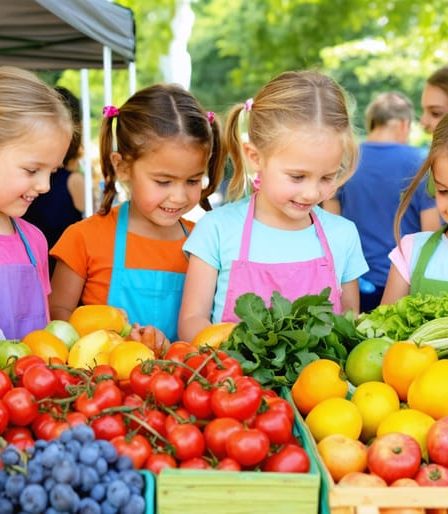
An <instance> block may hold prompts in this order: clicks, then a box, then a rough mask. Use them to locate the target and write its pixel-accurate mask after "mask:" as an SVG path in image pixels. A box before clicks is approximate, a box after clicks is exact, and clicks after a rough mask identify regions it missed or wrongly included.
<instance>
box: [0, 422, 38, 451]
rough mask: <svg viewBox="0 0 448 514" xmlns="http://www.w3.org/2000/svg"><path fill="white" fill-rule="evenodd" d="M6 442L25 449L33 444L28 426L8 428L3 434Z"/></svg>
mask: <svg viewBox="0 0 448 514" xmlns="http://www.w3.org/2000/svg"><path fill="white" fill-rule="evenodd" d="M3 437H4V438H5V440H6V441H8V443H10V444H13V445H14V446H16V447H17V448H18V449H19V450H25V449H26V448H29V447H31V446H34V440H33V436H32V434H31V432H30V430H29V429H28V428H25V427H11V428H8V429H7V430H6V431H5V433H4V434H3Z"/></svg>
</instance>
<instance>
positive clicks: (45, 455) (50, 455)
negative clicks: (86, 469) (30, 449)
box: [41, 441, 64, 468]
mask: <svg viewBox="0 0 448 514" xmlns="http://www.w3.org/2000/svg"><path fill="white" fill-rule="evenodd" d="M63 454H64V450H63V449H62V447H61V446H60V445H59V444H58V443H57V442H55V441H53V442H51V443H50V444H49V445H48V446H47V447H46V448H45V449H44V451H43V452H42V457H41V459H42V465H43V466H46V467H47V468H54V467H55V466H56V465H57V464H58V462H59V461H60V460H61V458H62V456H63Z"/></svg>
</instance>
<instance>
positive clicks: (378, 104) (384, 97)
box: [365, 91, 414, 132]
mask: <svg viewBox="0 0 448 514" xmlns="http://www.w3.org/2000/svg"><path fill="white" fill-rule="evenodd" d="M413 116H414V108H413V106H412V102H411V100H409V98H408V97H407V96H405V95H404V94H402V93H399V92H397V91H390V92H388V93H382V94H380V95H378V96H377V97H376V98H375V99H374V100H373V101H372V102H370V104H369V105H368V106H367V109H366V114H365V122H366V129H367V132H371V131H372V130H373V129H375V128H376V127H382V126H384V125H386V124H387V122H389V121H391V120H405V121H409V122H410V121H412V118H413Z"/></svg>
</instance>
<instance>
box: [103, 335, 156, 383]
mask: <svg viewBox="0 0 448 514" xmlns="http://www.w3.org/2000/svg"><path fill="white" fill-rule="evenodd" d="M147 359H154V352H153V351H152V350H150V349H149V348H148V347H147V346H145V345H144V344H143V343H140V342H139V341H124V342H123V343H120V344H118V345H117V346H115V348H114V349H113V350H112V351H111V352H110V353H109V365H110V366H112V367H113V368H114V369H115V371H116V372H117V374H118V378H119V379H120V380H127V379H128V378H129V375H130V374H131V371H132V370H133V369H134V367H135V366H137V364H140V362H141V361H144V360H147Z"/></svg>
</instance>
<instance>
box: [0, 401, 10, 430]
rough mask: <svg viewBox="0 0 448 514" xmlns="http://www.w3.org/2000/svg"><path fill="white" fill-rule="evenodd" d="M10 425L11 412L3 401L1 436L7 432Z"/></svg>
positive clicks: (0, 411) (0, 409)
mask: <svg viewBox="0 0 448 514" xmlns="http://www.w3.org/2000/svg"><path fill="white" fill-rule="evenodd" d="M8 423H9V412H8V409H7V408H6V405H5V404H4V402H3V400H0V435H1V434H3V432H4V431H5V430H6V427H7V426H8Z"/></svg>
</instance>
